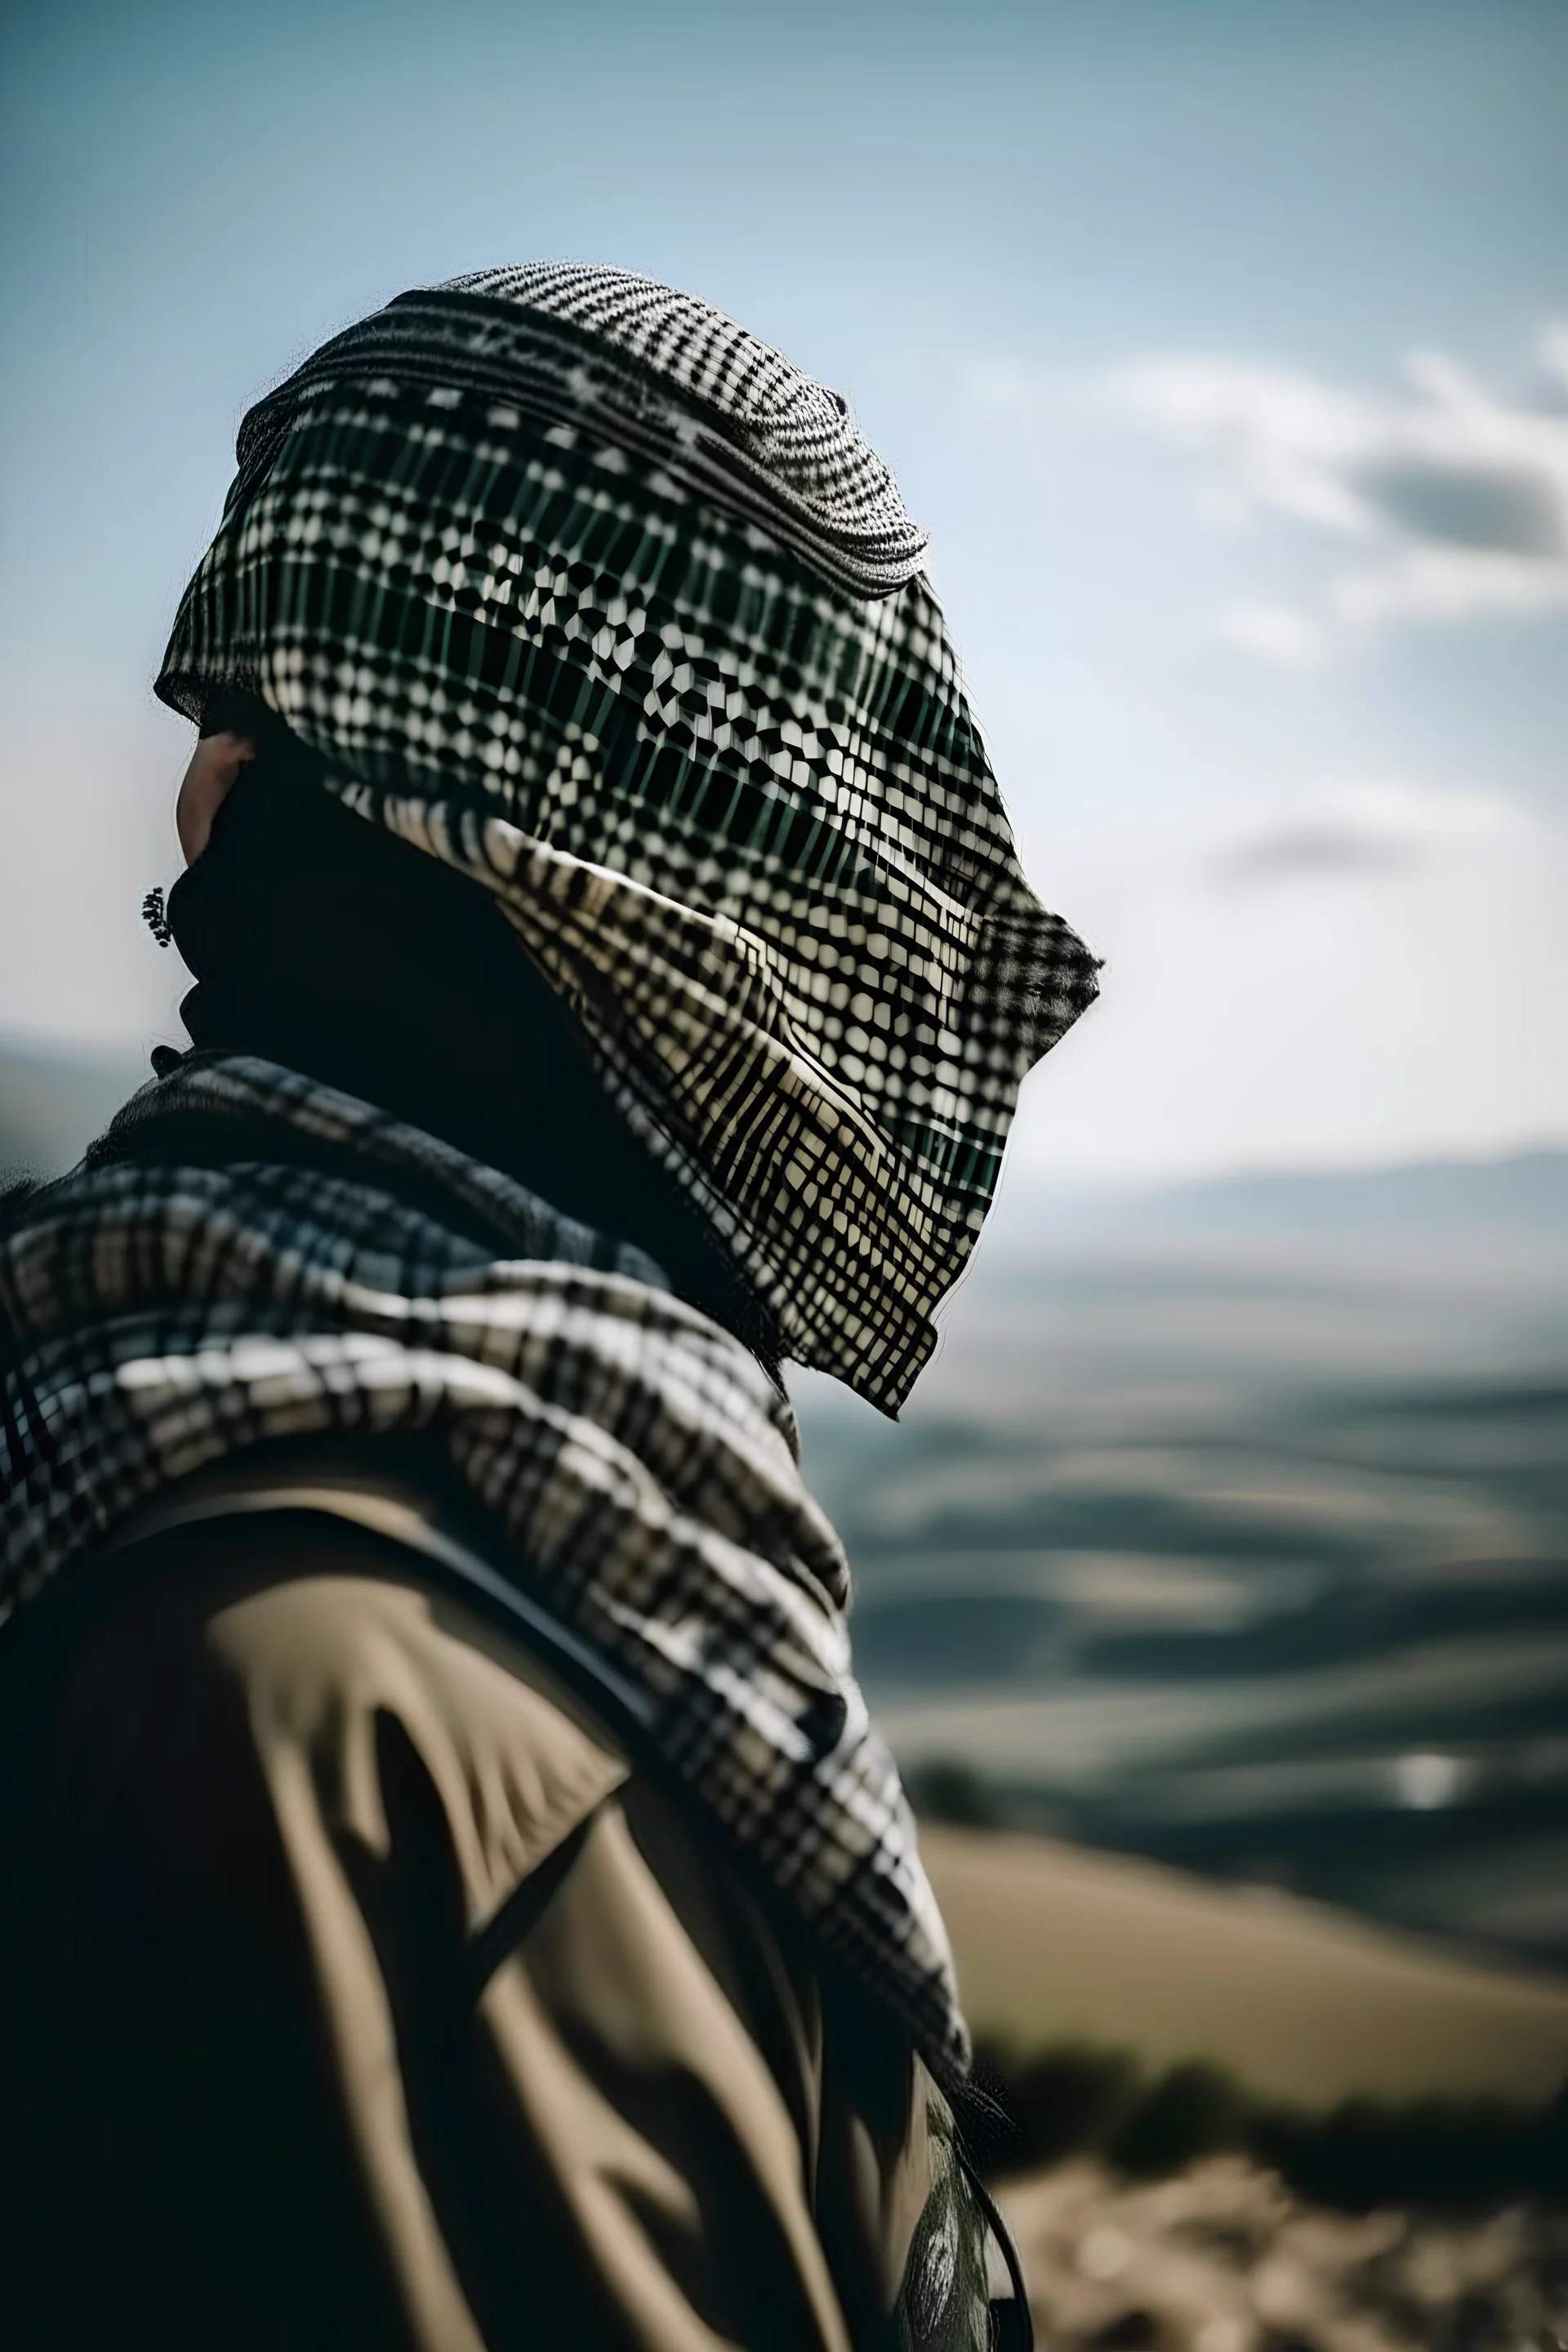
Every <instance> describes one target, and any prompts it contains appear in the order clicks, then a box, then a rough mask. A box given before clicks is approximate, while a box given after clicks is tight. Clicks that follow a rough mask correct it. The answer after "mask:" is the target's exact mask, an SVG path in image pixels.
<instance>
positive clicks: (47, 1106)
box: [0, 1037, 149, 1180]
mask: <svg viewBox="0 0 1568 2352" xmlns="http://www.w3.org/2000/svg"><path fill="white" fill-rule="evenodd" d="M148 1075H149V1072H148V1066H147V1057H146V1055H145V1054H143V1053H139V1052H137V1051H136V1050H135V1049H134V1048H133V1047H132V1046H129V1045H125V1046H118V1047H104V1048H100V1049H98V1050H92V1049H86V1050H83V1051H80V1052H76V1051H73V1050H72V1049H70V1048H69V1047H65V1046H58V1045H38V1044H36V1043H33V1042H32V1041H29V1040H23V1039H17V1038H14V1037H13V1038H0V1180H3V1179H4V1178H6V1177H11V1176H57V1175H58V1174H59V1173H60V1171H62V1170H63V1169H66V1168H69V1167H71V1166H72V1165H73V1164H74V1163H75V1162H76V1161H77V1160H79V1159H80V1157H81V1154H82V1152H83V1150H85V1148H86V1146H87V1145H88V1144H89V1143H90V1142H91V1140H92V1139H93V1137H94V1136H95V1135H99V1134H101V1133H102V1131H103V1129H104V1128H105V1127H106V1126H107V1125H108V1123H109V1121H110V1118H112V1117H113V1115H114V1113H115V1111H117V1110H118V1109H119V1108H120V1106H121V1103H122V1102H123V1101H124V1100H125V1099H126V1097H127V1096H128V1095H131V1094H133V1093H134V1092H135V1090H136V1088H137V1087H139V1086H141V1085H142V1082H143V1081H144V1080H145V1078H146V1077H147V1076H148Z"/></svg>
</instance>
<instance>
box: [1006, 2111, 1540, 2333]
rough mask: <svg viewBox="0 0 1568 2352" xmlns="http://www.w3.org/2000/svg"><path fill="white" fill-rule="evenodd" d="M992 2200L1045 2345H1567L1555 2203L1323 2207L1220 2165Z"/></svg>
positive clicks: (1261, 2175)
mask: <svg viewBox="0 0 1568 2352" xmlns="http://www.w3.org/2000/svg"><path fill="white" fill-rule="evenodd" d="M1000 2202H1001V2205H1002V2208H1003V2210H1004V2211H1005V2214H1006V2217H1007V2219H1008V2221H1009V2222H1010V2223H1011V2225H1012V2228H1013V2231H1014V2233H1015V2235H1016V2239H1017V2242H1018V2248H1019V2252H1020V2254H1021V2255H1022V2258H1023V2263H1024V2267H1025V2272H1026V2276H1027V2278H1028V2280H1029V2284H1030V2288H1031V2298H1032V2301H1033V2304H1034V2310H1035V2324H1036V2329H1037V2336H1038V2339H1039V2343H1040V2346H1041V2352H1089V2347H1097V2352H1114V2347H1146V2352H1414V2347H1421V2352H1563V2347H1568V2213H1562V2212H1560V2213H1543V2212H1541V2211H1534V2210H1527V2209H1522V2208H1516V2209H1510V2210H1504V2211H1500V2212H1498V2213H1495V2214H1492V2215H1489V2216H1487V2217H1485V2218H1476V2219H1469V2220H1454V2219H1444V2218H1440V2217H1436V2216H1432V2215H1424V2214H1418V2213H1411V2212H1397V2211H1388V2212H1375V2213H1371V2214H1367V2215H1364V2216H1357V2215H1352V2214H1346V2213H1337V2212H1328V2211H1324V2210H1321V2209H1320V2208H1314V2207H1311V2206H1308V2205H1305V2204H1302V2203H1301V2202H1300V2200H1298V2199H1296V2198H1294V2197H1293V2196H1292V2195H1291V2194H1290V2192H1289V2190H1288V2189H1285V2188H1284V2187H1283V2186H1282V2185H1281V2183H1280V2182H1279V2180H1278V2179H1276V2178H1275V2177H1274V2176H1273V2175H1272V2174H1270V2173H1267V2172H1263V2171H1260V2170H1258V2168H1256V2167H1255V2166H1252V2165H1250V2164H1247V2163H1246V2162H1244V2161H1243V2160H1241V2159H1240V2158H1228V2157H1227V2158H1215V2159H1214V2160H1212V2161H1210V2162H1207V2163H1205V2164H1202V2165H1197V2166H1194V2168H1192V2169H1191V2170H1189V2171H1187V2172H1185V2173H1184V2174H1182V2175H1180V2176H1179V2177H1178V2178H1176V2179H1171V2180H1163V2181H1157V2182H1153V2183H1150V2184H1138V2185H1134V2184H1129V2183H1127V2182H1123V2181H1120V2180H1118V2179H1115V2178H1114V2177H1113V2176H1112V2175H1110V2174H1109V2173H1107V2172H1106V2171H1105V2170H1104V2169H1103V2168H1101V2167H1100V2166H1099V2165H1095V2164H1089V2163H1075V2164H1068V2165H1063V2166H1061V2167H1059V2168H1057V2169H1055V2170H1053V2171H1051V2172H1048V2173H1046V2174H1044V2175H1041V2176H1039V2177H1037V2178H1035V2179H1023V2180H1016V2181H1014V2182H1011V2183H1008V2184H1006V2185H1005V2186H1004V2187H1003V2189H1001V2191H1000Z"/></svg>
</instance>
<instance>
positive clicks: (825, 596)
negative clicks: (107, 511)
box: [159, 265, 1095, 1412]
mask: <svg viewBox="0 0 1568 2352" xmlns="http://www.w3.org/2000/svg"><path fill="white" fill-rule="evenodd" d="M239 458H240V470H239V475H238V478H237V481H236V483H235V485H234V488H233V489H232V491H231V493H230V497H229V502H228V506H227V509H226V513H225V517H224V521H223V524H222V527H221V529H220V530H219V532H218V535H217V538H216V541H215V542H214V545H213V547H212V549H211V550H210V551H209V553H208V555H207V556H206V558H205V562H204V563H203V564H202V567H201V569H200V571H199V572H197V574H196V577H195V580H194V581H193V582H192V583H191V586H190V588H189V589H188V590H187V592H186V595H185V598H184V603H183V604H182V606H181V609H180V613H179V614H178V617H177V619H176V622H175V625H174V635H173V637H172V639H171V642H170V646H169V649H168V652H167V655H166V656H165V661H164V667H163V675H162V677H161V678H160V680H159V691H160V692H161V693H162V694H163V696H164V698H166V699H167V700H168V701H170V702H171V703H173V704H174V706H175V707H176V708H178V709H184V710H185V711H187V712H190V713H192V714H193V715H194V714H195V713H197V712H198V711H199V710H200V709H201V708H202V707H203V704H204V702H205V699H206V698H207V697H208V695H209V694H210V693H211V691H212V690H213V689H214V688H220V687H224V686H230V687H236V688H245V689H247V690H249V691H251V692H254V693H257V694H259V695H260V696H261V697H262V698H263V699H264V700H265V701H266V702H268V704H269V705H270V706H271V707H272V708H273V709H275V710H277V711H278V712H279V715H280V716H281V717H282V718H283V719H285V720H286V721H287V723H288V724H289V727H290V728H292V729H293V730H294V731H295V732H296V733H297V734H298V735H300V737H302V738H303V739H304V740H306V741H307V742H309V743H310V744H311V745H312V746H313V747H314V748H315V749H316V750H317V751H319V752H320V753H321V755H322V757H323V759H324V760H325V761H326V762H327V781H328V782H329V784H330V786H331V789H332V790H333V791H334V792H336V793H339V794H340V795H341V797H342V799H343V801H344V802H345V803H347V804H348V805H350V806H351V807H353V808H354V809H356V810H357V811H359V812H360V813H361V814H363V815H364V816H365V817H367V818H368V819H370V820H372V821H373V822H376V823H380V824H386V825H388V826H390V827H392V828H393V829H394V830H395V832H397V833H398V834H400V835H403V836H404V837H405V838H406V839H408V840H410V841H413V842H415V843H416V844H417V845H419V846H420V847H421V848H423V849H425V850H426V851H428V852H429V853H430V854H431V855H433V856H437V857H440V858H441V859H443V860H444V861H446V862H447V863H448V864H449V865H451V866H456V867H457V868H458V870H460V871H461V872H463V873H465V874H467V875H468V876H470V877H472V878H473V880H474V881H475V882H476V883H477V884H478V885H479V886H480V887H483V888H485V889H486V890H488V891H489V892H490V893H492V895H493V896H494V898H496V900H497V901H498V903H499V904H500V907H501V908H502V909H503V911H504V912H505V913H506V915H507V916H508V918H509V919H510V921H511V923H512V924H513V926H514V927H515V929H516V930H517V932H518V935H519V938H520V940H521V943H522V946H523V947H524V948H525V949H526V950H527V952H528V953H529V954H530V955H531V957H532V958H533V959H534V961H535V962H536V963H537V964H538V965H539V967H540V968H541V970H542V971H543V972H544V974H545V976H546V977H547V978H548V979H549V981H550V982H551V983H552V985H553V986H554V988H555V989H556V990H557V991H558V992H559V993H560V994H561V996H562V997H563V1000H564V1001H565V1002H566V1003H567V1004H568V1005H569V1006H570V1008H571V1009H572V1011H573V1013H574V1016H575V1018H576V1021H577V1023H578V1025H579V1027H580V1029H581V1031H582V1033H583V1035H584V1040H585V1042H586V1044H587V1045H588V1048H589V1050H590V1052H591V1053H592V1055H593V1056H594V1058H595V1063H596V1066H597V1067H598V1069H599V1071H600V1074H601V1076H602V1079H603V1082H604V1084H605V1087H606V1090H607V1091H608V1093H609V1095H610V1097H611V1098H612V1099H613V1100H614V1101H615V1103H616V1106H617V1107H618V1108H619V1109H620V1111H621V1113H622V1115H623V1116H624V1118H626V1121H627V1123H628V1125H629V1126H630V1127H631V1128H632V1129H633V1130H634V1132H635V1133H636V1134H637V1136H638V1137H639V1138H640V1139H641V1140H642V1141H643V1142H644V1144H645V1145H646V1147H647V1150H649V1151H650V1152H651V1153H652V1154H653V1155H654V1157H655V1158H656V1159H657V1160H659V1161H660V1162H661V1163H662V1164H663V1165H664V1166H665V1167H666V1168H667V1169H668V1171H670V1172H671V1174H672V1175H673V1177H674V1178H675V1180H676V1181H677V1182H678V1183H679V1185H680V1186H681V1187H682V1189H683V1190H684V1191H685V1192H686V1193H687V1195H688V1197H689V1199H690V1200H691V1201H692V1202H693V1203H694V1204H695V1206H696V1207H697V1208H698V1210H699V1211H700V1213H701V1214H702V1216H703V1217H704V1219H705V1220H706V1222H707V1223H708V1225H709V1227H710V1230H711V1232H712V1234H713V1236H714V1238H715V1239H716V1241H717V1242H718V1243H719V1244H720V1246H721V1248H722V1249H723V1250H724V1251H725V1252H726V1253H727V1255H729V1257H730V1258H731V1261H732V1262H733V1263H734V1264H735V1265H737V1266H738V1267H739V1268H740V1270H741V1271H742V1274H743V1276H745V1278H746V1280H747V1281H748V1282H749V1283H750V1285H751V1286H752V1289H753V1290H754V1292H755V1293H756V1295H757V1296H758V1297H759V1298H760V1299H762V1300H763V1302H764V1303H765V1305H766V1306H767V1307H768V1308H769V1309H770V1310H771V1313H772V1316H773V1318H774V1320H775V1322H776V1325H777V1327H778V1328H779V1329H780V1331H781V1332H782V1334H783V1338H784V1345H785V1347H786V1348H787V1349H788V1350H789V1352H790V1353H791V1354H792V1355H794V1356H795V1358H796V1359H798V1360H801V1361H803V1362H805V1363H808V1364H812V1365H816V1366H817V1367H819V1368H821V1369H823V1370H827V1371H831V1372H834V1373H836V1374H837V1375H838V1376H839V1377H840V1378H841V1379H843V1380H845V1381H847V1382H848V1383H849V1384H850V1385H851V1386H852V1387H854V1388H856V1389H858V1391H860V1392H861V1393H862V1394H863V1395H865V1396H867V1397H868V1398H870V1399H871V1400H872V1402H875V1403H877V1404H879V1406H881V1407H882V1408H884V1409H885V1410H887V1411H889V1412H891V1411H896V1410H897V1408H898V1406H899V1404H900V1402H901V1401H902V1400H903V1398H904V1397H905V1395H907V1393H908V1391H909V1389H910V1386H911V1384H912V1382H913V1381H914V1379H915V1376H916V1374H917V1373H918V1371H919V1370H920V1368H921V1364H922V1363H923V1362H924V1361H925V1360H926V1358H927V1357H928V1356H929V1354H930V1352H931V1347H932V1345H933V1344H934V1333H933V1330H932V1327H931V1313H932V1310H933V1308H934V1307H935V1306H936V1304H937V1303H938V1301H939V1300H940V1299H941V1297H942V1295H943V1293H944V1292H945V1291H946V1289H947V1288H948V1286H950V1285H951V1283H952V1280H953V1279H954V1277H955V1276H956V1275H957V1273H958V1272H959V1270H960V1268H961V1266H962V1265H963V1260H964V1258H965V1256H966V1255H967V1253H968V1251H969V1249H970V1248H971V1246H972V1245H973V1240H974V1237H975V1234H977V1232H978V1231H979V1228H980V1224H981V1222H982V1220H983V1218H984V1213H985V1211H986V1208H987V1206H988V1204H989V1202H990V1200H991V1197H992V1193H993V1191H994V1185H995V1181H996V1177H997V1173H998V1171H999V1168H1000V1163H1001V1155H1002V1150H1003V1145H1004V1142H1005V1136H1006V1132H1007V1129H1008V1126H1009V1123H1010V1121H1011V1118H1012V1115H1013V1110H1014V1106H1015V1103H1016V1094H1017V1087H1018V1085H1019V1082H1020V1080H1021V1078H1022V1077H1023V1076H1024V1074H1025V1072H1026V1070H1027V1069H1028V1068H1029V1066H1031V1064H1032V1063H1033V1062H1034V1061H1035V1060H1036V1059H1037V1057H1038V1055H1040V1054H1041V1053H1043V1052H1044V1051H1045V1050H1046V1048H1047V1046H1049V1045H1051V1044H1053V1043H1054V1042H1055V1040H1056V1039H1057V1038H1058V1037H1059V1036H1060V1035H1061V1034H1062V1033H1063V1031H1064V1030H1065V1029H1066V1028H1067V1027H1068V1025H1069V1024H1070V1023H1071V1022H1072V1021H1073V1020H1075V1019H1076V1018H1077V1016H1078V1014H1079V1013H1080V1012H1081V1011H1082V1010H1083V1008H1084V1006H1085V1005H1086V1004H1087V1003H1089V1001H1090V999H1091V998H1092V996H1093V994H1094V992H1095V981H1094V966H1093V961H1092V959H1091V958H1090V957H1089V954H1088V952H1087V951H1086V950H1085V949H1084V947H1083V945H1082V943H1081V942H1080V941H1079V940H1078V939H1076V938H1075V937H1074V935H1073V933H1072V932H1071V931H1070V930H1069V929H1068V928H1067V927H1066V925H1065V924H1063V923H1062V922H1061V921H1059V920H1058V918H1057V917H1055V916H1053V915H1050V914H1048V913H1047V912H1046V910H1045V909H1044V908H1042V907H1041V906H1040V905H1039V904H1038V902H1037V900H1036V899H1035V898H1034V897H1033V895H1032V893H1031V892H1030V890H1029V887H1028V885H1027V883H1026V881H1025V878H1024V877H1023V874H1022V873H1021V871H1020V869H1019V866H1018V863H1017V859H1016V854H1015V851H1014V847H1013V842H1012V837H1011V835H1010V832H1009V830H1008V826H1007V823H1006V818H1005V814H1004V811H1003V809H1002V805H1001V802H1000V799H999V796H998V793H997V790H996V786H995V782H994V778H993V776H992V773H991V770H990V768H989V765H988V764H987V761H986V758H985V754H984V748H983V746H982V744H981V741H980V739H979V736H978V733H977V731H976V729H975V727H974V724H973V719H972V718H971V716H970V712H969V709H968V705H967V703H966V701H965V698H964V696H963V688H962V686H961V683H960V680H959V676H958V670H957V665H956V662H955V660H954V657H953V654H952V647H951V646H950V645H949V642H948V639H947V635H946V633H945V630H944V628H943V625H942V614H941V613H940V611H939V609H938V607H937V605H936V604H935V602H934V600H933V599H932V597H931V592H930V589H929V587H928V586H927V584H926V583H925V581H924V579H923V577H921V575H920V573H919V572H918V570H917V566H918V563H919V561H920V556H921V550H922V548H923V545H924V541H923V539H922V537H921V533H920V532H919V531H918V530H916V529H915V528H914V526H913V525H912V524H911V523H910V520H909V518H908V516H907V515H906V514H905V512H904V509H903V507H902V504H901V502H900V499H899V495H898V491H897V488H896V487H895V486H894V484H893V482H892V480H891V478H890V477H889V474H888V472H887V469H886V468H885V467H884V466H883V465H882V464H881V461H880V460H879V458H878V457H876V455H875V453H874V452H873V451H871V450H870V449H869V448H868V446H867V445H866V444H865V442H864V441H863V440H861V438H860V436H859V435H858V433H857V431H856V430H855V428H854V426H853V425H852V424H851V423H850V421H849V420H848V418H847V415H846V413H845V410H844V407H843V404H842V403H841V402H839V401H838V400H837V399H836V397H835V396H834V395H833V394H830V393H827V392H825V391H824V390H823V389H822V387H821V386H820V385H817V384H815V383H811V382H810V381H809V380H808V379H807V378H805V376H803V375H801V374H800V373H799V372H798V371H797V370H795V368H794V367H792V366H791V365H790V363H789V362H787V361H786V360H784V359H783V358H781V357H780V355H779V354H778V353H777V352H772V351H769V350H767V349H766V347H765V346H763V345H762V344H760V343H758V342H756V341H754V340H753V339H752V337H751V336H749V335H747V334H746V333H745V332H744V331H742V329H741V328H739V327H737V326H735V325H734V324H733V323H732V322H731V320H727V319H725V318H723V317H721V315H720V314H719V313H718V312H717V311H714V310H710V309H709V307H708V306H707V305H705V304H702V303H700V302H697V301H695V300H694V299H691V298H690V297H688V296H684V295H680V294H677V293H674V292H672V291H671V290H670V289H668V288H664V287H659V286H655V285H653V284H651V283H650V282H649V281H648V280H647V279H643V278H629V277H626V275H625V274H624V273H620V272H616V271H610V270H601V269H589V268H580V267H575V266H565V265H562V266H555V265H537V266H535V267H533V268H526V269H521V270H498V271H491V272H486V273H481V274H480V275H479V276H478V277H474V278H465V279H458V280H456V281H454V283H453V284H452V285H451V286H448V287H445V288H437V289H432V290H429V291H425V292H418V293H414V294H409V295H405V296H403V297H401V298H400V299H398V300H397V301H395V302H393V303H391V304H390V305H389V306H388V307H387V308H386V309H385V310H382V311H380V312H378V313H376V314H375V316H374V317H373V318H371V319H368V320H363V321H362V322H361V324H359V325H358V326H355V327H353V328H350V329H349V330H348V331H347V332H346V333H345V334H342V335H340V336H339V337H337V338H336V339H335V341H332V342H331V343H329V344H327V345H326V346H325V347H324V348H323V349H322V350H321V352H318V353H316V354H315V356H314V357H313V358H312V359H310V360H309V361H307V362H306V363H305V365H304V366H303V367H302V368H301V369H300V371H299V372H298V373H296V374H295V375H294V376H292V377H290V378H289V381H288V382H287V383H284V384H283V385H281V386H280V387H279V390H278V391H276V392H274V393H273V394H269V395H268V398H267V399H266V400H264V401H263V402H261V403H260V404H259V405H258V407H257V408H256V409H254V410H253V411H252V412H251V414H250V415H249V416H248V417H247V419H246V422H245V424H244V425H243V427H242V429H241V433H240V437H239Z"/></svg>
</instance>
